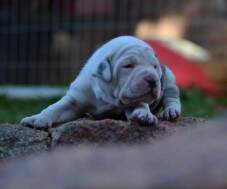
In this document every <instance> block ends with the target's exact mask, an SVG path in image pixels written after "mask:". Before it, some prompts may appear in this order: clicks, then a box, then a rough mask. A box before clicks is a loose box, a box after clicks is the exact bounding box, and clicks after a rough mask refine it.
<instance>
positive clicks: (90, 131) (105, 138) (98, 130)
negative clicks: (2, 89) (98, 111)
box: [0, 118, 201, 158]
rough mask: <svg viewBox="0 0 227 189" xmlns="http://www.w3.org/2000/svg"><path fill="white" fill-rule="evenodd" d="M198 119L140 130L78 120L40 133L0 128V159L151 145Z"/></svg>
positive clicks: (124, 124)
mask: <svg viewBox="0 0 227 189" xmlns="http://www.w3.org/2000/svg"><path fill="white" fill-rule="evenodd" d="M199 122H201V120H200V119H194V118H181V119H179V120H178V121H175V122H166V121H160V123H159V125H158V126H157V127H144V126H140V125H137V124H135V123H129V122H124V121H118V120H108V119H106V120H99V121H94V120H89V119H81V120H77V121H74V122H69V123H66V124H63V125H60V126H58V127H56V128H53V129H49V131H40V130H35V129H32V128H27V127H23V126H21V125H11V124H2V125H0V158H5V157H17V156H21V155H26V154H31V153H34V152H41V151H45V150H47V149H49V148H50V147H56V146H59V145H68V144H74V145H78V144H85V143H92V144H93V145H97V144H99V145H104V144H113V143H115V144H116V143H124V144H135V143H145V142H152V141H153V140H154V139H156V138H158V137H163V136H166V135H171V134H172V133H174V132H175V130H176V129H178V128H185V127H187V126H191V125H196V124H197V123H199Z"/></svg>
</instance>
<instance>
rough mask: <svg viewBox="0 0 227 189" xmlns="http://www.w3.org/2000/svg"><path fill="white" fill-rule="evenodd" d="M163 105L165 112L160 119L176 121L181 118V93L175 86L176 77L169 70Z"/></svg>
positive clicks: (160, 115)
mask: <svg viewBox="0 0 227 189" xmlns="http://www.w3.org/2000/svg"><path fill="white" fill-rule="evenodd" d="M162 105H163V111H162V112H161V113H160V114H159V118H161V119H163V120H174V119H176V118H178V117H179V116H180V114H181V102H180V93H179V89H178V87H177V86H176V84H175V77H174V76H173V74H172V72H171V71H170V70H167V80H166V87H165V90H164V94H163V104H162Z"/></svg>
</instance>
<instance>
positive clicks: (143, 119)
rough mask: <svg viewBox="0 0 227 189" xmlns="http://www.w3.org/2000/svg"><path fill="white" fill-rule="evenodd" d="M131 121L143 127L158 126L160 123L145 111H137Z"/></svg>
mask: <svg viewBox="0 0 227 189" xmlns="http://www.w3.org/2000/svg"><path fill="white" fill-rule="evenodd" d="M130 121H135V122H138V123H140V124H142V125H157V123H158V119H157V117H156V116H155V115H153V114H152V113H151V112H148V111H146V110H143V109H138V110H135V111H134V112H133V113H132V115H131V117H130Z"/></svg>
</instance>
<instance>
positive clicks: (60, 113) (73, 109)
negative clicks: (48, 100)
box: [22, 36, 180, 128]
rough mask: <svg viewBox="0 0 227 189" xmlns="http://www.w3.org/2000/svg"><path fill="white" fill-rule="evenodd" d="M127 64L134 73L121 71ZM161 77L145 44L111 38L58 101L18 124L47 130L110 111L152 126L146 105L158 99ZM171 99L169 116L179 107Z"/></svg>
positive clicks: (140, 41) (148, 47)
mask: <svg viewBox="0 0 227 189" xmlns="http://www.w3.org/2000/svg"><path fill="white" fill-rule="evenodd" d="M127 62H128V63H129V64H130V63H131V62H133V63H135V62H136V64H135V69H127V68H126V69H124V68H122V66H124V65H125V64H127ZM155 64H157V65H158V68H157V69H156V68H154V67H153V66H154V65H155ZM169 75H171V74H169ZM161 76H162V71H161V69H160V66H159V63H158V60H157V58H156V57H155V55H154V52H153V50H152V48H151V47H150V46H149V45H148V44H146V43H145V42H144V41H142V40H139V39H137V38H135V37H131V36H122V37H118V38H115V39H113V40H111V41H109V42H107V43H106V44H104V45H103V46H101V47H100V48H99V49H97V51H95V53H94V54H93V55H92V56H91V58H90V59H89V60H88V62H87V63H86V64H85V66H84V67H83V69H82V70H81V72H80V74H79V75H78V77H77V78H76V79H75V80H74V81H73V82H72V83H71V85H70V88H69V90H68V91H67V93H66V95H65V96H64V97H63V98H62V99H61V100H59V101H58V102H56V103H55V104H53V105H51V106H49V107H47V108H46V109H44V110H43V111H42V112H41V113H39V114H36V115H33V116H30V117H26V118H24V119H23V120H22V124H24V125H31V126H34V127H38V128H43V127H51V126H52V125H53V124H57V123H63V122H67V121H70V120H73V119H76V118H78V117H80V116H82V115H83V114H84V113H90V114H92V115H94V116H99V115H102V114H103V113H106V112H108V111H110V110H114V111H115V112H121V111H125V113H126V117H127V118H128V120H136V119H137V120H140V121H141V122H142V123H144V122H145V123H147V124H156V123H157V118H156V117H155V115H153V114H152V113H151V112H150V110H149V104H151V103H152V102H154V101H155V100H157V99H158V98H161V90H160V88H161V84H160V78H161ZM144 77H147V78H148V79H154V80H155V82H156V85H157V87H156V88H155V89H152V90H151V88H150V86H148V82H147V80H146V79H144ZM170 80H171V79H170ZM170 83H173V85H174V86H175V81H173V82H172V80H171V81H170ZM150 90H151V92H150V93H149V91H150ZM151 94H152V95H153V96H152V95H151ZM154 96H155V97H154ZM167 96H168V95H167ZM173 99H176V100H175V101H176V102H177V103H175V104H174V103H173V102H172V101H171V100H169V99H168V100H169V101H168V100H167V101H166V107H167V109H168V110H167V109H166V110H165V111H168V112H167V113H169V114H171V115H172V114H173V113H172V112H173V111H174V112H175V110H176V109H177V112H178V114H179V113H180V112H179V111H180V110H179V107H177V105H176V104H179V103H178V101H179V100H178V97H173ZM170 101H171V103H169V104H168V102H170ZM172 107H173V108H172ZM169 109H170V110H169ZM169 111H170V112H169ZM167 113H166V112H165V113H163V115H166V114H167ZM168 116H169V115H168ZM176 116H177V115H175V116H173V117H176ZM162 117H163V118H165V116H162Z"/></svg>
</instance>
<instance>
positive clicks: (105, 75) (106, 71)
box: [96, 60, 112, 82]
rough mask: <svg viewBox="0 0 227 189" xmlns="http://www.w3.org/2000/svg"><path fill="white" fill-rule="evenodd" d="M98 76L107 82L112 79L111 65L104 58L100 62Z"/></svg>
mask: <svg viewBox="0 0 227 189" xmlns="http://www.w3.org/2000/svg"><path fill="white" fill-rule="evenodd" d="M96 76H97V77H99V78H101V79H103V80H104V81H106V82H109V81H111V78H112V74H111V66H110V63H109V62H108V61H106V60H104V61H103V62H101V63H100V64H99V66H98V69H97V75H96Z"/></svg>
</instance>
